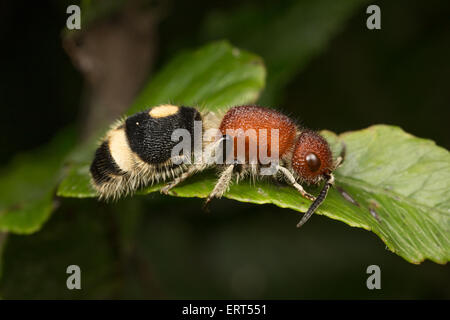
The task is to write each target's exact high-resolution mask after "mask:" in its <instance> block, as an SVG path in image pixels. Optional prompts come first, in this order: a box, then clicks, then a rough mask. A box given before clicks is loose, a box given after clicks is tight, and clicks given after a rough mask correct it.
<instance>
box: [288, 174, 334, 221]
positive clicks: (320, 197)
mask: <svg viewBox="0 0 450 320" xmlns="http://www.w3.org/2000/svg"><path fill="white" fill-rule="evenodd" d="M333 183H334V177H333V175H329V176H328V178H327V181H326V182H325V185H324V186H323V189H322V191H320V194H319V195H318V196H317V198H316V200H314V202H313V203H312V204H311V206H310V207H309V209H308V211H306V213H305V214H304V215H303V217H302V219H301V220H300V222H299V223H298V224H297V228H300V227H301V226H302V225H304V224H305V223H306V221H308V219H309V218H311V216H312V215H313V213H314V212H315V211H316V210H317V208H318V207H319V206H320V205H321V204H322V202H323V201H324V200H325V198H326V197H327V194H328V190H329V189H330V187H331V186H332V185H333Z"/></svg>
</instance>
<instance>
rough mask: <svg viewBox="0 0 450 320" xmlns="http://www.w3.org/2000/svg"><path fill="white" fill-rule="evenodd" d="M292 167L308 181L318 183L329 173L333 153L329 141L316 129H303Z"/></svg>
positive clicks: (296, 144)
mask: <svg viewBox="0 0 450 320" xmlns="http://www.w3.org/2000/svg"><path fill="white" fill-rule="evenodd" d="M292 169H294V171H295V172H296V173H297V174H298V175H299V176H300V177H301V178H302V179H303V180H304V181H306V182H308V183H317V182H319V181H320V179H321V178H323V177H324V175H329V174H330V173H331V171H332V170H333V155H332V153H331V150H330V146H329V145H328V143H327V141H326V140H325V139H324V138H323V137H322V136H320V135H319V134H318V133H316V132H314V131H303V132H302V133H301V134H300V136H299V137H298V139H297V142H296V143H295V147H294V153H293V155H292Z"/></svg>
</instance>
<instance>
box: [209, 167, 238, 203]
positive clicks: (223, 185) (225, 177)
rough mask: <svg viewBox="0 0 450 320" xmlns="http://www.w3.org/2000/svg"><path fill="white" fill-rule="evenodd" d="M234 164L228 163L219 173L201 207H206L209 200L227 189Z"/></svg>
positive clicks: (219, 195)
mask: <svg viewBox="0 0 450 320" xmlns="http://www.w3.org/2000/svg"><path fill="white" fill-rule="evenodd" d="M234 166H235V165H234V164H231V165H229V166H228V167H227V168H226V169H225V170H224V171H223V172H222V173H221V174H220V177H219V180H218V181H217V183H216V185H215V187H214V189H213V191H212V192H211V193H210V194H209V195H208V197H207V198H206V200H205V204H204V205H203V208H204V209H206V208H207V206H208V204H209V202H210V201H211V200H212V198H220V197H222V195H223V194H224V193H225V192H226V191H227V189H228V187H229V185H230V182H231V178H232V177H233V169H234Z"/></svg>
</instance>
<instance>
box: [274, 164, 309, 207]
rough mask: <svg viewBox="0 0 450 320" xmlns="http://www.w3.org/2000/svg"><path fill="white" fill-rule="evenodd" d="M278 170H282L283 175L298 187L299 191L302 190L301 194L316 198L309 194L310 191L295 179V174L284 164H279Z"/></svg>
mask: <svg viewBox="0 0 450 320" xmlns="http://www.w3.org/2000/svg"><path fill="white" fill-rule="evenodd" d="M277 170H278V171H280V172H281V173H283V176H284V177H285V178H286V180H287V181H288V182H289V183H290V184H291V185H292V186H293V187H294V188H295V189H297V191H298V192H300V194H301V195H302V196H303V197H304V198H306V199H308V200H311V201H314V200H315V199H316V198H315V197H314V196H313V195H312V194H309V193H308V192H306V191H305V189H303V187H302V186H301V185H300V184H298V182H297V181H296V180H295V178H294V175H293V174H292V173H291V172H290V171H289V170H288V169H286V168H285V167H282V166H278V167H277Z"/></svg>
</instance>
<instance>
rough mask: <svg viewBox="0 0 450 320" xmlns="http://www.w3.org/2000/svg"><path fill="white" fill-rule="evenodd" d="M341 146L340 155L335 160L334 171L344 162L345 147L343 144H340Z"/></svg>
mask: <svg viewBox="0 0 450 320" xmlns="http://www.w3.org/2000/svg"><path fill="white" fill-rule="evenodd" d="M341 145H342V149H341V153H340V154H339V157H337V159H336V162H335V165H334V170H336V169H337V168H339V167H340V166H341V165H342V164H343V163H344V161H345V155H346V153H347V145H346V144H345V143H344V142H342V143H341Z"/></svg>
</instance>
